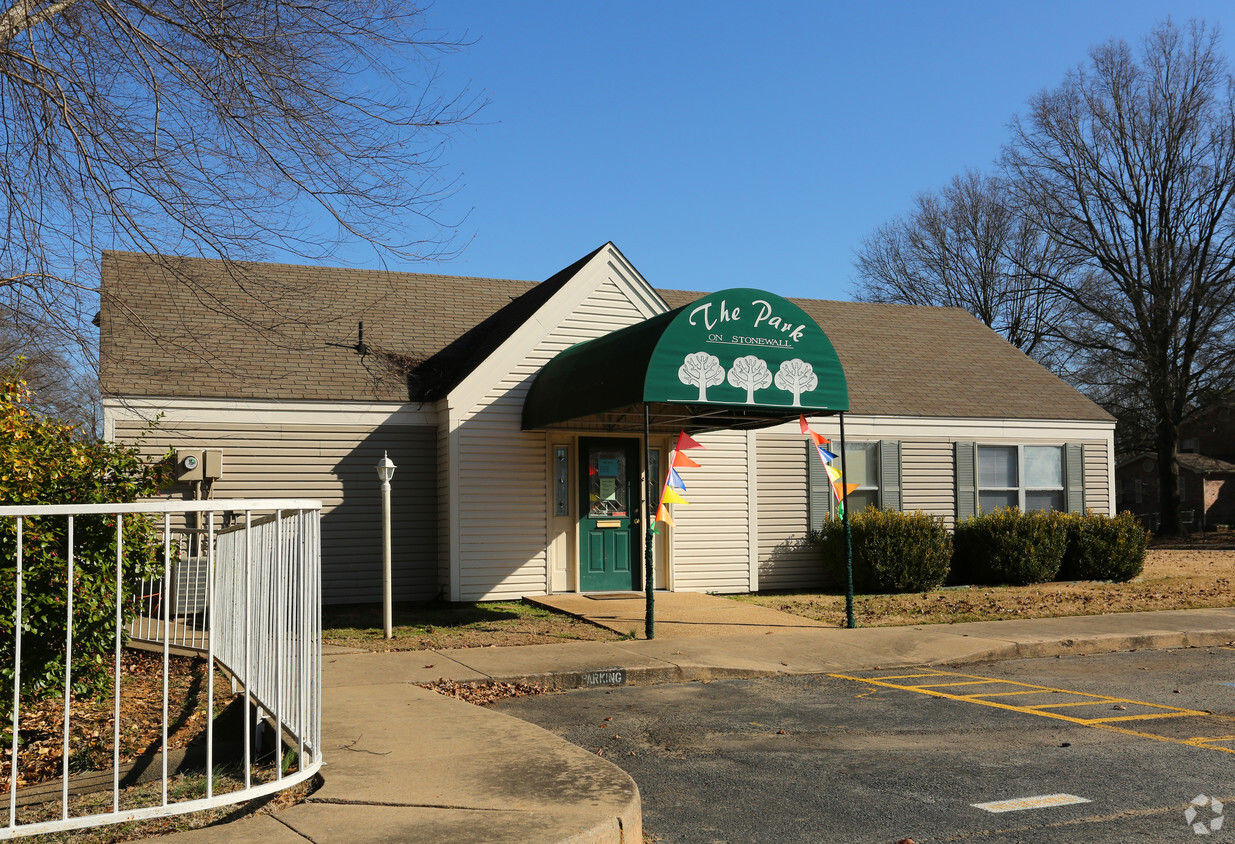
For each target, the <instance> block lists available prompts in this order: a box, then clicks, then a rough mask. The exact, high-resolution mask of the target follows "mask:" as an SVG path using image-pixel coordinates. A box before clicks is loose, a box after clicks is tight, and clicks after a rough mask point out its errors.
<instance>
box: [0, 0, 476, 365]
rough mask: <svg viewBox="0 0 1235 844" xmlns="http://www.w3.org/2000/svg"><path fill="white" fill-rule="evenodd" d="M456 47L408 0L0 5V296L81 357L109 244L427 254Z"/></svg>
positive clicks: (456, 104) (2, 304)
mask: <svg viewBox="0 0 1235 844" xmlns="http://www.w3.org/2000/svg"><path fill="white" fill-rule="evenodd" d="M458 46H459V44H458V43H457V42H450V41H444V40H442V39H441V37H440V36H437V35H435V34H433V33H432V32H430V31H428V30H426V29H425V19H424V14H423V11H422V10H421V9H420V8H418V7H416V6H414V5H413V4H409V3H404V2H402V0H331V2H317V0H0V143H2V146H0V217H2V218H3V220H4V223H3V226H4V228H3V230H0V309H5V310H7V312H8V313H10V314H18V315H22V316H28V317H29V318H30V319H31V320H32V321H33V324H44V325H46V326H50V327H54V328H56V329H58V330H59V331H60V332H61V333H62V335H63V336H64V337H67V338H71V339H73V340H75V341H77V343H78V344H79V346H80V347H81V349H82V350H84V351H86V352H89V351H90V350H91V349H92V347H93V332H92V330H91V328H90V325H89V317H90V316H91V315H92V314H93V312H94V311H95V310H96V308H97V296H98V290H97V277H98V268H97V260H98V255H99V252H100V250H102V249H131V250H136V251H142V252H149V253H162V254H197V255H205V256H208V257H218V258H223V259H225V260H231V259H249V260H251V259H260V258H261V257H263V256H265V255H267V254H268V250H270V249H278V250H280V251H283V252H285V253H286V252H290V253H292V254H296V255H299V256H303V257H304V258H306V259H309V260H316V259H320V258H322V257H325V256H327V255H328V254H329V253H330V251H331V249H332V248H334V247H335V246H336V245H337V244H338V243H340V242H343V241H353V242H354V241H362V242H368V243H370V244H373V245H374V247H375V248H376V249H377V250H378V252H379V254H381V255H384V256H396V257H403V258H416V257H426V256H428V255H432V254H435V253H436V252H438V251H439V250H441V249H443V248H445V247H447V245H448V243H449V235H450V228H451V227H450V225H449V221H445V222H444V221H442V220H440V219H439V216H438V215H439V212H440V204H439V203H440V200H441V199H442V197H443V196H444V195H446V194H447V193H449V191H450V190H451V189H452V184H451V182H450V180H448V179H447V180H443V174H442V172H441V171H440V158H439V157H440V155H441V151H442V144H443V143H444V141H445V139H446V138H447V137H448V135H449V130H450V128H451V127H453V126H456V125H458V124H459V123H460V122H461V121H466V120H468V119H469V118H470V117H471V116H472V115H473V114H474V112H475V110H476V108H477V107H478V105H479V104H478V103H477V102H476V100H474V99H471V98H470V97H469V95H468V94H467V93H466V91H464V92H461V93H459V94H454V95H452V94H443V93H441V92H440V91H441V89H442V87H443V86H442V84H441V80H440V76H439V72H438V65H437V63H436V59H437V57H438V56H440V55H441V53H442V52H443V51H450V50H452V49H454V48H456V47H458ZM322 221H325V222H322ZM184 283H185V284H192V281H191V280H186V281H185V282H184ZM201 296H202V298H203V300H204V302H205V303H206V305H207V306H209V307H215V308H218V309H220V310H227V309H229V308H235V307H236V306H235V305H234V304H233V303H229V302H228V301H225V300H223V299H222V298H220V297H215V298H212V297H211V293H210V291H209V290H203V291H201ZM258 299H260V304H261V306H262V307H269V308H272V309H277V307H278V301H277V300H278V296H277V295H271V296H265V295H263V296H262V297H250V298H249V300H248V301H245V302H244V303H243V307H244V311H243V312H240V311H237V313H236V316H237V318H243V319H244V320H245V321H248V322H253V321H255V320H257V321H260V319H261V317H260V314H255V310H254V309H255V303H256V300H258ZM257 310H258V311H260V310H261V308H257ZM271 322H277V320H272V321H271Z"/></svg>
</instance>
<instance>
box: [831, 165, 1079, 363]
mask: <svg viewBox="0 0 1235 844" xmlns="http://www.w3.org/2000/svg"><path fill="white" fill-rule="evenodd" d="M1062 260H1063V256H1061V254H1060V253H1059V250H1058V249H1056V248H1055V247H1054V245H1053V244H1052V243H1051V242H1050V241H1049V240H1048V239H1046V238H1045V237H1043V235H1042V233H1041V231H1040V230H1039V229H1037V228H1035V227H1034V226H1033V225H1031V224H1029V223H1028V222H1027V221H1026V220H1024V218H1022V217H1021V216H1020V215H1018V214H1017V209H1016V207H1015V205H1014V204H1013V203H1012V202H1011V201H1010V197H1009V196H1008V193H1007V189H1006V186H1005V185H1004V183H1003V182H1002V181H1000V180H999V179H997V178H995V177H993V176H987V175H982V174H979V173H977V172H974V171H969V172H967V173H965V174H964V175H962V176H956V177H954V178H953V179H952V181H951V182H950V183H948V185H947V186H946V187H944V188H943V190H941V191H940V192H938V193H923V194H920V195H919V196H918V197H917V199H916V201H915V204H914V208H913V210H912V211H911V212H910V213H909V214H908V215H907V216H905V217H902V218H900V219H896V220H893V221H892V222H890V223H887V224H886V225H884V226H881V227H880V228H879V229H878V230H877V231H876V232H875V233H874V234H873V235H871V236H870V237H868V238H866V240H864V241H863V242H862V246H861V247H860V248H859V250H858V253H857V257H856V259H855V262H854V263H855V266H856V268H857V271H858V277H859V281H858V288H857V291H856V292H857V298H858V299H860V300H862V301H867V302H895V303H900V304H904V305H944V306H949V307H957V308H964V309H965V310H967V311H969V312H970V313H971V314H973V315H974V316H975V317H977V318H978V319H980V320H981V321H982V322H983V323H985V324H986V325H988V326H990V327H991V328H992V329H994V330H995V331H997V332H999V334H1001V335H1003V337H1004V338H1005V339H1007V340H1008V342H1010V343H1012V344H1013V345H1014V346H1016V347H1017V348H1019V349H1020V350H1021V351H1023V352H1025V353H1026V354H1029V355H1033V356H1034V357H1036V358H1038V359H1039V360H1041V361H1042V362H1044V363H1046V364H1048V365H1052V364H1054V365H1058V361H1057V360H1056V358H1055V355H1056V354H1057V352H1058V349H1057V348H1056V346H1055V345H1054V344H1053V343H1052V342H1051V340H1052V338H1053V332H1054V327H1055V324H1056V322H1057V318H1058V314H1057V310H1058V309H1057V299H1056V297H1055V296H1054V295H1052V294H1051V293H1050V292H1049V291H1048V290H1046V289H1045V288H1043V287H1042V286H1041V285H1040V284H1038V282H1037V281H1036V278H1037V277H1039V276H1041V275H1044V274H1055V273H1057V272H1058V270H1059V268H1060V264H1061V261H1062Z"/></svg>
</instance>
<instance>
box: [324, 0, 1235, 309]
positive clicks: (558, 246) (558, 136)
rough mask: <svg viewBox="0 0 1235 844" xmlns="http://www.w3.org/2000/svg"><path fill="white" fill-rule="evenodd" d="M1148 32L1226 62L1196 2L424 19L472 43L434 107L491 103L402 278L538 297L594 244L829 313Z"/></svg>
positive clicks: (799, 7) (652, 6)
mask: <svg viewBox="0 0 1235 844" xmlns="http://www.w3.org/2000/svg"><path fill="white" fill-rule="evenodd" d="M1167 16H1170V17H1171V18H1173V19H1174V20H1175V21H1176V22H1179V23H1186V22H1187V21H1188V20H1189V19H1191V18H1202V19H1204V20H1206V21H1207V22H1208V23H1210V24H1211V25H1212V24H1217V25H1219V26H1220V27H1221V28H1222V30H1223V32H1224V36H1225V37H1224V49H1225V51H1226V52H1227V53H1228V55H1231V54H1233V53H1235V11H1232V7H1231V5H1230V3H1229V2H1225V3H1219V2H1207V0H1195V2H1189V1H1188V0H1177V2H1156V3H1154V2H1141V0H1118V1H1117V2H1108V0H1089V2H1084V0H1072V2H1052V1H1049V0H1048V1H1046V2H1042V1H1041V0H1040V1H1039V2H1033V3H1002V2H989V0H988V2H921V0H919V2H912V3H910V2H882V3H880V2H874V3H852V2H846V3H838V2H769V3H766V4H752V3H749V2H744V3H737V2H727V1H726V2H708V3H672V2H641V1H640V0H625V1H624V2H622V3H603V4H602V3H596V2H589V1H588V0H570V2H556V0H555V1H554V2H532V3H510V2H497V1H496V0H479V1H477V2H462V0H455V2H448V1H447V0H438V2H437V4H436V5H435V6H433V7H432V8H431V9H430V10H429V12H428V22H429V24H430V26H432V27H434V28H437V29H440V30H444V31H445V32H446V33H447V34H449V35H453V36H456V37H464V38H469V39H476V43H475V44H474V45H473V46H472V47H470V48H468V49H467V50H465V51H463V52H461V53H459V54H455V55H451V56H447V57H446V58H445V59H444V61H443V70H444V72H445V74H446V84H447V85H455V86H458V85H460V84H464V83H467V84H470V85H471V87H472V89H473V90H474V91H475V92H478V93H482V94H483V95H485V96H486V97H487V98H488V99H489V101H490V104H489V106H488V107H487V108H486V109H485V110H484V111H483V113H482V114H481V115H480V117H479V118H478V119H477V121H476V123H475V124H474V125H473V126H471V127H469V128H466V129H464V130H462V131H460V132H459V133H457V134H456V135H455V137H454V139H453V141H452V142H451V144H450V145H449V146H448V148H447V149H446V151H445V154H444V159H443V161H444V164H445V171H444V172H445V173H446V174H448V175H449V174H453V175H455V176H457V177H458V180H459V181H458V190H457V192H456V193H455V194H454V196H453V197H451V198H450V200H449V201H448V202H447V204H446V205H445V207H444V208H443V209H442V212H443V215H444V216H445V217H446V218H449V219H458V218H464V219H463V222H462V224H461V225H460V227H459V229H458V232H459V234H458V245H460V246H464V249H463V252H462V254H461V255H459V256H458V257H457V258H454V259H453V260H450V261H447V262H427V263H421V264H417V265H409V266H407V267H406V268H407V269H415V270H417V271H420V272H440V273H445V274H451V275H475V276H493V277H500V278H520V279H533V280H539V279H543V278H546V277H548V276H549V275H551V274H552V273H553V272H555V271H556V270H558V269H560V268H561V267H563V266H566V265H567V264H570V263H571V262H573V261H574V260H575V259H577V258H578V257H580V256H582V255H584V254H586V253H587V252H589V251H591V250H592V249H593V248H595V247H596V246H599V245H600V244H602V243H604V242H605V241H607V240H612V241H614V242H615V243H616V244H617V245H618V246H619V248H621V249H622V251H623V252H624V253H625V254H626V256H627V257H628V258H629V259H630V260H631V261H632V262H633V263H634V265H635V266H636V267H637V268H638V269H639V270H640V271H641V272H642V273H643V274H644V276H645V277H646V278H647V279H648V281H649V282H651V283H652V284H653V285H655V286H658V287H666V288H680V289H693V290H700V291H713V290H719V289H722V288H726V287H738V286H750V287H759V288H763V289H767V290H771V291H773V292H776V293H779V294H781V295H785V296H809V297H813V298H823V299H849V298H852V290H853V276H854V271H853V266H852V262H853V255H854V251H855V249H856V248H857V247H858V246H859V244H860V243H861V241H862V239H863V238H864V237H866V236H867V235H869V234H870V233H871V232H872V231H873V230H874V229H875V228H876V227H877V226H879V225H880V224H881V223H883V222H885V221H887V220H889V219H890V218H892V217H894V216H896V215H898V214H901V213H903V212H905V211H906V210H907V209H908V208H909V207H910V204H911V203H912V200H913V197H914V196H915V195H916V194H917V193H919V192H921V191H923V190H934V189H937V188H939V187H940V186H942V185H943V184H944V183H945V182H947V181H948V180H949V179H950V178H951V177H952V176H953V175H954V174H956V173H959V172H961V171H963V170H965V169H966V168H978V169H987V168H990V166H991V164H992V162H993V161H994V160H995V159H996V158H997V157H998V155H999V151H1000V147H1001V146H1002V144H1003V143H1004V142H1005V141H1006V140H1007V139H1008V130H1007V125H1008V122H1009V120H1010V119H1011V117H1012V116H1013V115H1014V114H1016V113H1023V112H1024V108H1025V103H1026V101H1027V99H1028V98H1029V97H1030V96H1031V95H1033V94H1034V93H1036V92H1037V91H1039V90H1041V89H1043V88H1046V87H1053V86H1055V85H1057V84H1058V83H1059V82H1060V81H1061V80H1062V79H1063V76H1064V74H1065V72H1066V71H1067V70H1068V69H1069V68H1071V67H1075V66H1076V65H1077V64H1079V63H1081V62H1082V61H1084V60H1085V59H1086V57H1087V54H1088V50H1089V48H1090V47H1092V46H1093V45H1095V44H1098V43H1101V42H1104V41H1107V40H1109V39H1111V38H1124V39H1126V40H1129V41H1130V42H1137V41H1139V40H1140V39H1141V37H1142V36H1143V35H1144V34H1145V33H1147V32H1148V31H1149V30H1150V29H1152V28H1153V26H1154V25H1155V24H1156V23H1157V22H1159V21H1161V20H1163V19H1165V18H1166V17H1167ZM348 261H350V262H352V263H356V264H363V265H372V261H371V260H368V259H366V258H365V257H362V256H361V255H360V254H359V253H356V254H349V253H342V255H341V256H340V258H339V260H336V261H335V263H340V262H348Z"/></svg>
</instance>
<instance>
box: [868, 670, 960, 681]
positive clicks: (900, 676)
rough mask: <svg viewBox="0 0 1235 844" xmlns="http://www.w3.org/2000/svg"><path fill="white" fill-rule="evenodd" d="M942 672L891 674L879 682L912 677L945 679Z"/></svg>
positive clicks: (944, 674)
mask: <svg viewBox="0 0 1235 844" xmlns="http://www.w3.org/2000/svg"><path fill="white" fill-rule="evenodd" d="M947 676H949V675H947V674H946V673H944V672H942V671H932V672H931V673H929V674H893V675H891V676H890V677H880V678H879V679H880V680H908V679H910V678H912V677H947Z"/></svg>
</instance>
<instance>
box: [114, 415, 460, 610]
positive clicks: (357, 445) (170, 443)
mask: <svg viewBox="0 0 1235 844" xmlns="http://www.w3.org/2000/svg"><path fill="white" fill-rule="evenodd" d="M144 430H145V425H144V423H141V422H137V421H129V420H123V419H121V420H117V421H116V431H115V438H116V440H117V441H119V442H138V437H139V436H140V435H141V434H142V432H143V431H144ZM139 447H140V448H141V450H142V451H143V452H144V453H146V454H148V455H152V456H153V455H162V454H163V453H164V452H165V451H166V450H167V449H168V448H170V447H180V448H187V447H195V448H221V449H222V450H223V477H222V478H220V479H219V480H218V482H216V483H215V485H214V493H213V494H214V497H215V498H315V499H320V500H321V502H322V508H323V509H322V591H323V596H324V600H325V601H326V602H327V603H356V602H366V601H380V600H381V597H382V595H381V583H382V549H381V526H382V522H381V484H380V482H379V481H378V479H377V473H376V472H375V471H374V467H375V466H376V465H377V461H378V460H380V459H381V456H382V452H383V451H386V452H388V453H389V455H390V459H391V460H393V461H394V463H395V465H396V466H397V467H398V468H397V469H396V470H395V476H394V480H393V481H392V482H391V511H392V519H391V525H392V534H391V546H392V565H391V568H392V573H393V582H392V592H393V595H394V597H395V599H396V600H401V601H409V600H426V599H430V598H434V597H436V596H437V595H438V594H439V593H440V586H439V583H438V570H437V555H436V548H437V477H436V476H437V471H436V456H435V451H436V433H435V431H434V429H433V428H432V427H428V426H411V425H393V424H387V425H381V426H378V427H359V426H343V425H340V426H334V425H290V424H278V425H244V424H226V423H216V422H211V423H209V424H202V423H193V422H187V421H186V422H176V423H164V424H163V425H161V426H159V427H158V428H156V429H154V430H153V431H152V432H150V433H148V434H147V435H146V436H145V437H144V438H142V439H141V440H140V445H139ZM170 491H171V492H172V493H173V494H175V495H177V496H181V495H183V496H186V497H187V496H188V495H190V494H191V489H190V487H189V485H188V484H182V485H178V486H176V487H173V488H172V489H171V490H170ZM345 496H346V499H347V500H346V503H344V497H345Z"/></svg>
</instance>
